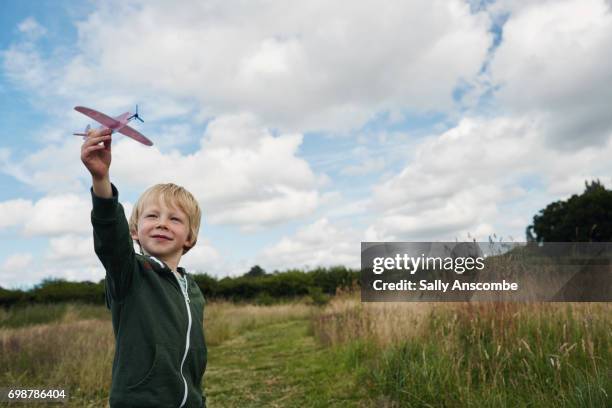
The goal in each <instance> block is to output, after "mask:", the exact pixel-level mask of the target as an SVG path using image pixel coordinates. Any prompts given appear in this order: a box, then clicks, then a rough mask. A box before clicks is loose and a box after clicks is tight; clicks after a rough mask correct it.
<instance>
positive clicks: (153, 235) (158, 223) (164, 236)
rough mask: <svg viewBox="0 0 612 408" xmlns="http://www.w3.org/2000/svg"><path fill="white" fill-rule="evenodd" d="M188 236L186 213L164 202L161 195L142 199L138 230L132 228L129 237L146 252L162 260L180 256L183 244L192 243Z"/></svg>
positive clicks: (186, 245) (184, 245) (188, 244)
mask: <svg viewBox="0 0 612 408" xmlns="http://www.w3.org/2000/svg"><path fill="white" fill-rule="evenodd" d="M188 236H189V220H188V218H187V215H186V214H185V213H184V212H183V211H182V210H181V209H180V208H178V207H176V206H170V207H168V206H166V205H165V204H164V203H163V201H162V200H161V199H160V200H157V202H156V201H155V200H149V201H148V202H145V204H144V207H143V211H142V213H141V214H140V216H139V217H138V232H137V233H134V232H132V239H137V240H138V242H139V243H140V245H141V246H142V248H143V250H144V251H145V252H146V253H147V254H149V255H153V256H155V257H157V258H160V259H162V260H167V259H171V258H175V257H176V256H177V255H178V258H180V257H181V255H182V254H183V248H184V247H190V246H191V245H192V243H191V240H188V239H187V237H188Z"/></svg>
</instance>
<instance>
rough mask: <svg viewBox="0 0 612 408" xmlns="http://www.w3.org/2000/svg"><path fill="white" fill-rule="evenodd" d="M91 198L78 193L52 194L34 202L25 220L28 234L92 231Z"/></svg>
mask: <svg viewBox="0 0 612 408" xmlns="http://www.w3.org/2000/svg"><path fill="white" fill-rule="evenodd" d="M90 213H91V199H89V200H87V199H86V198H85V197H83V196H77V195H76V194H64V195H50V196H46V197H43V198H41V199H40V200H38V201H37V202H36V204H34V207H33V208H32V211H31V212H30V213H29V214H28V217H27V219H26V220H25V222H24V226H23V232H24V234H25V235H26V236H38V235H60V234H64V233H76V234H79V233H81V234H83V233H87V232H89V231H91V221H90Z"/></svg>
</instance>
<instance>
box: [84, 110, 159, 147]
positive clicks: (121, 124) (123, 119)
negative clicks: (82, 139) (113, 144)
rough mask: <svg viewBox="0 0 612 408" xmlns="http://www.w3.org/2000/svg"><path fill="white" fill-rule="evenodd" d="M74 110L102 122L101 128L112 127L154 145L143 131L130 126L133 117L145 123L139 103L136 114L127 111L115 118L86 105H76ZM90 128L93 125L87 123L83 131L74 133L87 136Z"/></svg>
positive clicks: (143, 142) (146, 143)
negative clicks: (139, 111)
mask: <svg viewBox="0 0 612 408" xmlns="http://www.w3.org/2000/svg"><path fill="white" fill-rule="evenodd" d="M74 110H75V111H77V112H81V113H82V114H83V115H85V116H89V117H90V118H92V119H93V120H95V121H96V122H98V123H101V124H102V126H100V129H111V130H112V131H113V132H119V133H121V134H124V135H126V136H128V137H131V138H132V139H134V140H137V141H139V142H140V143H142V144H144V145H147V146H153V142H152V141H150V140H149V139H147V138H146V137H145V136H144V135H143V134H142V133H140V132H139V131H137V130H136V129H134V128H131V127H129V126H128V122H129V121H131V120H132V119H138V120H139V121H141V122H143V123H144V120H142V119H141V118H140V116H138V105H136V113H135V114H133V115H132V114H131V113H130V112H125V113H122V114H121V115H119V116H116V117H114V118H111V117H110V116H106V115H105V114H103V113H100V112H98V111H97V110H94V109H90V108H86V107H84V106H75V107H74ZM89 129H91V127H90V126H89V125H87V127H86V128H85V131H84V132H83V133H73V135H75V136H87V132H89Z"/></svg>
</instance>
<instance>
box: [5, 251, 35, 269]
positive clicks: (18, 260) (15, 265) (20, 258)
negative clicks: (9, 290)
mask: <svg viewBox="0 0 612 408" xmlns="http://www.w3.org/2000/svg"><path fill="white" fill-rule="evenodd" d="M31 263H32V254H29V253H23V254H22V253H19V254H13V255H11V256H9V257H8V258H6V259H5V260H4V262H3V263H2V270H3V271H5V272H9V271H15V270H17V269H19V270H21V269H25V268H27V267H29V266H30V264H31Z"/></svg>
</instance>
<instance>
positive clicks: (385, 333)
mask: <svg viewBox="0 0 612 408" xmlns="http://www.w3.org/2000/svg"><path fill="white" fill-rule="evenodd" d="M610 312H612V307H611V306H610V305H606V304H582V305H577V304H541V305H517V304H514V305H513V304H507V305H503V304H497V305H495V304H426V303H418V304H417V303H403V304H362V303H360V302H359V301H358V299H356V298H355V297H354V296H340V297H336V298H335V299H333V300H332V302H331V303H330V304H328V305H327V306H325V307H316V306H311V305H308V304H306V303H304V302H296V303H292V304H282V305H275V306H254V305H235V304H232V303H226V302H219V303H211V304H209V305H207V309H206V318H205V327H206V330H207V332H206V334H207V341H208V345H209V360H208V369H207V371H206V375H205V379H204V382H205V389H206V392H207V394H208V396H209V399H208V401H209V406H210V407H213V408H214V407H327V406H337V407H400V406H406V407H423V406H425V407H427V406H430V407H463V406H473V407H480V406H490V407H494V406H495V407H504V406H506V407H515V406H518V407H521V406H524V407H527V406H529V407H553V406H568V407H585V406H586V407H590V406H592V407H606V406H612V404H610V402H611V399H610V393H611V392H612V390H611V383H612V376H611V374H612V371H611V369H612V368H611V367H612V363H611V358H612V350H611V347H612V340H611V335H612V332H611V330H612V324H611V323H612V313H610ZM113 341H114V340H113V335H112V327H111V323H110V315H109V313H108V312H107V311H106V309H105V308H104V307H102V306H101V307H98V306H85V305H72V304H65V305H54V306H30V307H27V308H19V309H14V310H9V311H1V312H0V351H1V353H0V367H2V369H1V371H0V386H8V385H22V386H32V387H41V386H45V385H54V384H61V385H65V386H67V387H68V388H69V389H70V392H71V398H70V404H69V405H68V406H71V407H72V406H74V407H105V406H107V400H108V389H109V385H110V373H111V365H112V357H113V351H114V350H113V348H114V343H113ZM35 406H36V405H34V404H28V407H35ZM40 406H48V405H40Z"/></svg>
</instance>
